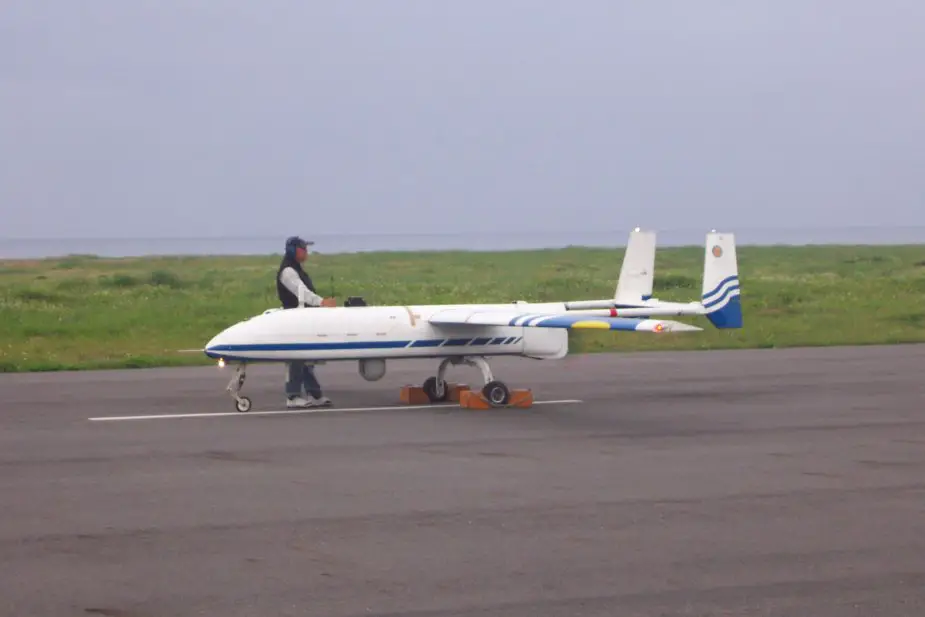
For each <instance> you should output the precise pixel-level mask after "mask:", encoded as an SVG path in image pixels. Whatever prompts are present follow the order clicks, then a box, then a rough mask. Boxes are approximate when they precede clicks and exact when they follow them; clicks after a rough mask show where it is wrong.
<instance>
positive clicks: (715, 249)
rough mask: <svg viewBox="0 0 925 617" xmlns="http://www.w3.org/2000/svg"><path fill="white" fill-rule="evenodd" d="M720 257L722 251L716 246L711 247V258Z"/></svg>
mask: <svg viewBox="0 0 925 617" xmlns="http://www.w3.org/2000/svg"><path fill="white" fill-rule="evenodd" d="M722 255H723V249H721V248H720V247H719V245H718V244H717V245H715V246H714V247H713V257H722Z"/></svg>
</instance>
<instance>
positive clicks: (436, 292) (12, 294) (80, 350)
mask: <svg viewBox="0 0 925 617" xmlns="http://www.w3.org/2000/svg"><path fill="white" fill-rule="evenodd" d="M738 252H739V270H740V278H741V283H742V302H743V308H744V312H745V328H744V329H742V330H740V331H717V330H713V329H712V328H711V327H709V323H708V322H707V321H706V320H705V319H701V318H696V319H693V320H692V323H696V324H698V325H701V326H706V330H705V331H704V332H701V333H689V334H682V335H671V336H652V335H647V334H634V333H611V332H574V333H572V350H573V351H578V352H581V351H604V350H606V351H616V350H634V351H635V350H646V349H716V348H735V347H738V348H743V347H785V346H817V345H836V344H845V345H847V344H872V343H905V342H925V246H911V247H795V248H793V247H747V246H746V247H739V251H738ZM622 257H623V251H622V249H617V250H603V249H602V250H597V249H582V248H570V249H563V250H557V251H533V252H513V253H462V252H461V253H417V254H415V253H377V254H373V253H367V254H355V255H336V256H325V255H313V256H312V258H311V260H310V263H309V264H308V266H307V269H308V271H309V272H310V273H311V274H312V277H313V278H314V280H315V284H316V287H318V289H319V292H321V293H322V295H336V296H337V297H338V299H339V300H341V301H342V300H343V299H344V298H345V297H346V296H348V295H360V296H363V297H364V298H366V300H367V302H369V303H370V304H392V303H405V304H410V303H418V304H420V303H454V302H495V301H497V302H509V301H513V300H517V299H525V300H538V301H543V300H561V299H583V298H603V297H610V296H611V295H612V293H613V289H614V285H615V283H616V277H617V274H618V271H619V267H620V262H621V260H622ZM278 260H279V258H278V257H275V256H268V257H206V258H200V257H176V258H142V259H102V258H95V257H79V256H78V257H68V258H62V259H49V260H37V261H5V262H0V371H37V370H61V369H85V368H117V367H147V366H158V365H181V364H201V363H204V362H207V361H208V360H207V359H206V358H204V357H203V356H201V355H199V354H192V355H190V354H185V355H184V354H178V353H175V350H178V349H188V348H199V347H201V346H202V345H203V344H204V343H205V342H206V341H207V340H208V339H209V338H210V337H211V336H212V335H213V334H215V333H216V332H217V331H218V330H220V329H222V328H224V327H225V326H227V325H230V324H231V323H233V322H235V321H237V320H239V319H241V318H243V317H247V316H249V315H253V314H255V313H258V312H260V311H262V310H264V309H266V308H269V307H273V306H276V305H277V304H278V303H277V301H276V297H275V286H274V281H273V278H274V274H275V271H276V267H277V264H278ZM702 262H703V249H702V248H701V247H690V248H678V249H669V248H660V249H659V250H658V253H657V261H656V276H655V285H656V295H657V296H658V297H660V298H662V299H666V300H691V299H696V298H697V297H698V296H699V292H700V276H701V270H702Z"/></svg>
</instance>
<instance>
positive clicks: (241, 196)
mask: <svg viewBox="0 0 925 617" xmlns="http://www.w3.org/2000/svg"><path fill="white" fill-rule="evenodd" d="M2 7H3V8H2V9H0V143H2V146H0V212H2V217H0V236H6V237H24V236H28V237H35V236H44V237H49V236H68V237H75V236H90V237H100V236H202V235H209V236H219V235H236V236H240V235H255V234H258V235H264V234H266V235H277V236H279V235H284V234H287V233H288V232H289V231H291V230H292V229H294V228H295V229H297V230H298V232H299V233H302V234H303V235H306V236H310V235H311V234H312V233H336V232H347V231H358V232H380V231H390V232H445V231H457V230H491V231H498V230H501V229H504V228H505V227H510V226H513V227H514V228H516V229H517V230H518V231H523V230H530V229H535V230H555V229H561V228H567V229H572V230H582V229H590V230H594V229H601V228H625V227H626V226H627V225H630V224H632V225H636V224H641V225H644V226H649V227H653V228H659V229H664V228H669V227H695V228H697V227H702V226H703V225H704V221H709V223H708V224H710V225H716V224H722V223H725V225H724V226H725V227H727V228H730V229H732V228H735V227H736V226H751V227H754V226H759V225H770V226H801V225H807V226H831V225H879V224H883V225H896V224H903V223H909V224H918V225H922V224H925V68H923V61H925V2H923V1H922V0H907V1H904V2H903V1H899V0H879V1H876V2H875V1H873V0H867V1H864V2H861V1H860V0H829V1H826V2H823V1H814V0H773V1H763V2H757V1H752V2H741V1H740V2H732V1H730V0H722V1H720V0H699V1H697V2H693V1H691V0H674V1H665V2H639V1H632V2H631V1H629V0H571V1H563V0H559V1H557V2H553V1H552V0H517V1H515V0H464V1H463V0H459V1H457V0H453V1H450V0H447V1H441V0H417V1H411V0H367V1H360V0H328V1H326V2H320V1H314V0H292V1H290V2H284V1H282V0H259V1H258V0H250V1H248V2H244V1H243V0H198V1H196V0H184V1H182V2H181V1H179V0H79V1H78V0H57V1H51V0H4V1H3V3H2ZM464 210H466V212H465V213H464Z"/></svg>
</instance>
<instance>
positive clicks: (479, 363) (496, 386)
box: [423, 356, 511, 407]
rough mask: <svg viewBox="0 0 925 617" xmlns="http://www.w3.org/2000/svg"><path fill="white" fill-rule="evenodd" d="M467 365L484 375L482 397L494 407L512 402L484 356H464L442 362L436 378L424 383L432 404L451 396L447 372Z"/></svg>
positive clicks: (502, 383)
mask: <svg viewBox="0 0 925 617" xmlns="http://www.w3.org/2000/svg"><path fill="white" fill-rule="evenodd" d="M460 364H465V365H467V366H473V367H476V368H478V369H479V371H480V372H481V373H482V381H483V383H484V386H483V387H482V395H483V396H484V397H485V399H486V400H487V401H488V402H489V403H490V404H491V405H492V406H494V407H503V406H504V405H507V404H508V402H509V401H510V400H511V391H510V390H509V389H508V387H507V386H506V385H505V384H504V382H502V381H498V380H496V379H495V378H494V376H493V375H492V373H491V367H490V366H489V365H488V361H487V360H486V359H485V358H483V357H482V356H462V357H456V358H445V359H443V360H442V361H441V362H440V366H439V367H438V368H437V375H436V376H435V377H428V378H427V380H425V381H424V386H423V389H424V393H425V394H427V398H429V399H430V400H431V402H434V403H437V402H442V401H445V400H446V399H447V397H448V395H449V392H448V391H447V387H446V370H447V369H448V368H449V367H450V365H453V366H459V365H460Z"/></svg>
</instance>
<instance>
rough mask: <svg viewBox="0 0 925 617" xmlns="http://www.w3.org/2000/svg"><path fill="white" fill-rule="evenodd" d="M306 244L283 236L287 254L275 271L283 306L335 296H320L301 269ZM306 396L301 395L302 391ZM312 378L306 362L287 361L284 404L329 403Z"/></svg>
mask: <svg viewBox="0 0 925 617" xmlns="http://www.w3.org/2000/svg"><path fill="white" fill-rule="evenodd" d="M308 245H309V243H308V242H306V241H305V240H303V239H302V238H300V237H298V236H292V237H290V238H287V239H286V254H285V255H284V256H283V260H282V261H281V262H280V264H279V270H277V272H276V293H277V295H278V296H279V301H280V302H281V303H282V305H283V308H284V309H292V308H301V307H302V306H334V299H333V298H330V299H326V298H322V297H321V296H320V295H318V294H317V293H316V292H315V286H314V285H313V284H312V279H311V277H309V276H308V273H306V272H305V270H303V269H302V264H303V263H304V262H305V260H306V259H307V258H308ZM303 388H304V390H305V396H304V397H303V396H302V390H303ZM330 404H331V400H330V399H329V398H328V397H326V396H324V395H323V393H322V391H321V384H319V383H318V379H317V378H316V377H315V368H314V366H312V365H311V364H308V363H305V362H288V363H287V380H286V407H316V406H328V405H330Z"/></svg>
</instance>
